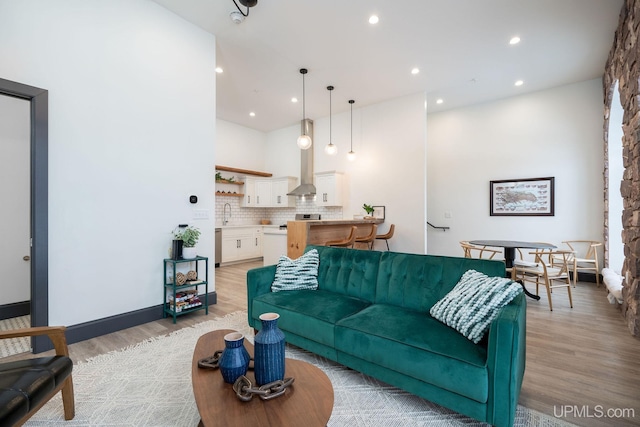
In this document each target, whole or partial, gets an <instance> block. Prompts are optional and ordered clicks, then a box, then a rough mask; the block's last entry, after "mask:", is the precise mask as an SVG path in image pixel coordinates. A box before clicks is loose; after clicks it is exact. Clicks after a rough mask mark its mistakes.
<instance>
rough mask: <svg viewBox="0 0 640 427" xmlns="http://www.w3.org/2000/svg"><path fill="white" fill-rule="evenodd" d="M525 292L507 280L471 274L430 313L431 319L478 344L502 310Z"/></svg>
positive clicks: (463, 278) (473, 272)
mask: <svg viewBox="0 0 640 427" xmlns="http://www.w3.org/2000/svg"><path fill="white" fill-rule="evenodd" d="M521 292H522V286H521V285H520V284H519V283H517V282H513V281H511V279H506V278H504V277H489V276H487V275H486V274H482V273H480V272H478V271H475V270H469V271H467V272H466V273H464V275H463V276H462V278H461V279H460V281H459V282H458V284H457V285H456V286H455V287H454V288H453V289H452V290H451V292H449V293H448V294H447V295H445V296H444V298H442V299H441V300H440V301H438V302H437V303H436V304H435V305H434V306H433V307H432V308H431V310H430V311H429V312H430V313H431V315H432V316H433V317H434V318H436V319H438V320H440V321H441V322H443V323H444V324H446V325H448V326H450V327H452V328H454V329H455V330H457V331H458V332H460V333H461V334H462V335H464V336H465V337H467V338H468V339H470V340H471V341H473V342H474V343H478V342H479V341H480V340H481V339H482V337H483V336H484V334H485V333H486V332H487V331H488V330H489V326H490V325H491V322H492V321H493V319H495V318H496V316H497V315H498V312H499V310H500V309H501V308H502V307H504V306H505V305H507V304H509V302H510V301H511V300H512V299H514V298H515V297H516V296H517V295H518V294H520V293H521Z"/></svg>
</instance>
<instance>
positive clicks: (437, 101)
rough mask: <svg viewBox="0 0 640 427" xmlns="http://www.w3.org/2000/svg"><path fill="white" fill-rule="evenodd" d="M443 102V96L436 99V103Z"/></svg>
mask: <svg viewBox="0 0 640 427" xmlns="http://www.w3.org/2000/svg"><path fill="white" fill-rule="evenodd" d="M443 102H444V101H443V100H442V98H439V99H436V104H442V103H443Z"/></svg>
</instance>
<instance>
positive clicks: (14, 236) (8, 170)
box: [0, 95, 31, 318]
mask: <svg viewBox="0 0 640 427" xmlns="http://www.w3.org/2000/svg"><path fill="white" fill-rule="evenodd" d="M30 108H31V105H30V101H29V100H26V99H22V98H15V97H12V96H7V95H0V196H1V197H2V205H1V206H2V209H1V210H0V212H2V214H1V216H0V236H2V238H1V239H0V277H2V282H3V284H4V285H3V286H2V292H0V308H5V310H0V314H2V313H10V312H11V310H7V308H9V307H11V306H12V305H15V304H20V303H24V304H22V305H21V307H23V311H24V310H27V311H26V312H28V307H29V305H28V301H29V300H30V299H31V273H30V267H31V266H30V257H31V247H30V220H31V215H30V209H31V206H30V205H31V201H30V199H31V195H30V179H31V177H30V173H31V171H30V155H31V153H30V148H31V143H30V139H31V126H30V122H31V112H30ZM0 317H2V318H5V317H7V316H6V315H4V316H0Z"/></svg>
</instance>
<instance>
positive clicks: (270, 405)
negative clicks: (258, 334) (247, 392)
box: [191, 329, 333, 427]
mask: <svg viewBox="0 0 640 427" xmlns="http://www.w3.org/2000/svg"><path fill="white" fill-rule="evenodd" d="M230 332H235V331H232V330H229V329H221V330H218V331H213V332H209V333H206V334H204V335H203V336H201V337H200V338H199V339H198V342H197V344H196V348H195V350H194V352H193V363H192V370H191V373H192V375H191V378H192V382H193V394H194V396H195V400H196V404H197V405H198V412H200V418H201V421H200V425H201V426H213V425H216V426H229V427H232V426H238V427H253V426H274V427H275V426H277V427H285V426H296V427H298V426H305V427H312V426H326V425H327V422H328V421H329V418H330V417H331V411H332V410H333V386H332V385H331V381H329V378H328V377H327V375H326V374H325V373H324V372H322V370H320V369H319V368H317V367H315V366H314V365H312V364H310V363H306V362H303V361H301V360H294V359H286V361H285V378H289V377H293V378H294V379H295V381H294V382H293V384H292V385H291V386H289V387H288V388H287V390H286V392H285V394H284V395H283V396H279V397H276V398H274V399H271V400H262V399H260V398H259V397H258V396H254V397H253V399H251V400H250V401H249V402H243V401H241V400H240V399H238V397H237V396H236V393H235V392H234V391H233V388H232V386H233V385H232V384H227V383H225V382H224V381H223V380H222V375H221V374H220V372H219V370H217V369H216V370H211V369H202V368H198V360H200V359H202V358H205V357H209V356H211V355H213V353H215V351H216V350H223V349H224V336H225V335H226V334H228V333H230ZM244 346H245V348H246V349H247V351H248V352H249V354H250V355H251V357H253V345H252V344H251V343H250V342H248V341H247V340H246V339H245V341H244ZM247 378H249V379H250V380H251V381H252V382H253V384H254V386H255V382H254V376H253V372H252V371H248V372H247Z"/></svg>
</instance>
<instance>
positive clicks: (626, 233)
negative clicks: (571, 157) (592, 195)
mask: <svg viewBox="0 0 640 427" xmlns="http://www.w3.org/2000/svg"><path fill="white" fill-rule="evenodd" d="M639 31H640V0H625V3H624V5H623V7H622V11H621V12H620V20H619V23H618V28H617V30H616V33H615V39H614V42H613V46H612V48H611V52H610V53H609V58H608V60H607V63H606V67H605V74H604V77H603V85H604V95H605V109H604V140H605V144H604V146H605V148H604V150H605V171H604V197H605V206H608V200H609V190H610V188H609V182H608V165H609V159H608V152H607V147H608V140H609V138H608V130H609V113H610V109H611V101H612V93H613V89H614V87H615V83H616V81H618V86H619V91H620V102H621V103H622V108H623V109H624V117H623V124H622V130H623V137H622V144H623V154H622V155H623V164H624V168H625V170H624V175H623V182H622V184H621V186H620V191H621V193H622V198H623V214H622V227H623V231H622V242H623V243H624V255H625V260H624V265H623V267H622V275H623V277H624V280H623V285H624V288H623V292H622V296H623V300H624V301H623V303H622V314H623V315H624V317H625V319H626V321H627V325H628V327H629V331H630V332H631V334H632V335H633V336H635V337H640V319H639V318H638V315H639V314H640V313H639V305H640V304H639V303H638V301H639V300H640V288H639V287H638V283H639V282H640V90H639V84H638V81H639V79H640V61H639V60H640V46H639V45H638V32H639ZM617 190H618V189H617V188H615V187H614V188H611V191H617ZM607 214H608V213H605V218H607V217H608V215H607ZM604 225H605V251H606V252H605V258H606V253H607V252H608V241H607V236H608V234H609V233H608V223H607V221H606V219H605V224H604Z"/></svg>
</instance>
